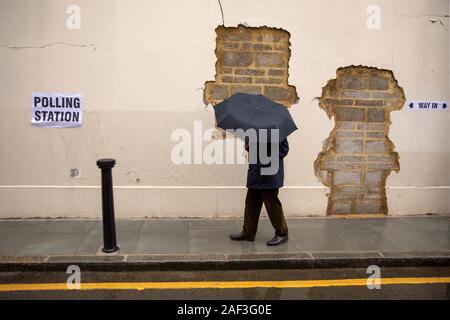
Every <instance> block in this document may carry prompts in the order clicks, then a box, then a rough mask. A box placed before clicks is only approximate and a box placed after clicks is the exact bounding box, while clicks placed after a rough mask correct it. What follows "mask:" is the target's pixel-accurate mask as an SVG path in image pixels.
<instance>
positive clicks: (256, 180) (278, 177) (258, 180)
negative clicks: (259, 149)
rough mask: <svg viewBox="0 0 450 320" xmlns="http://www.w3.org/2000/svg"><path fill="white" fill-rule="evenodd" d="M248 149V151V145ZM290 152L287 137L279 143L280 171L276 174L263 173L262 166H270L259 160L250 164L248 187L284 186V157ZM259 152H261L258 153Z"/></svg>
mask: <svg viewBox="0 0 450 320" xmlns="http://www.w3.org/2000/svg"><path fill="white" fill-rule="evenodd" d="M246 150H247V151H248V145H246ZM269 150H270V149H269ZM288 152H289V143H288V141H287V139H284V140H283V141H281V143H280V145H279V159H280V161H279V167H278V171H277V173H276V174H274V175H262V174H261V168H262V167H270V165H271V164H270V163H269V164H266V165H264V164H262V163H260V161H259V157H258V163H256V164H249V166H248V172H247V188H249V189H278V188H281V187H282V186H283V181H284V164H283V158H284V157H285V156H286V155H287V154H288ZM258 154H259V153H258Z"/></svg>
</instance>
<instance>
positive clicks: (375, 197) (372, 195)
mask: <svg viewBox="0 0 450 320" xmlns="http://www.w3.org/2000/svg"><path fill="white" fill-rule="evenodd" d="M384 198H385V196H384V195H382V194H381V193H366V194H365V195H364V196H363V199H364V200H381V199H384Z"/></svg>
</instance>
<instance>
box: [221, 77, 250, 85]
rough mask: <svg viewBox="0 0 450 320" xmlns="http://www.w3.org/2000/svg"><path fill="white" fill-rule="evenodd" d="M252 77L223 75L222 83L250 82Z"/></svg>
mask: <svg viewBox="0 0 450 320" xmlns="http://www.w3.org/2000/svg"><path fill="white" fill-rule="evenodd" d="M252 81H253V78H251V77H230V76H223V77H222V82H223V83H252Z"/></svg>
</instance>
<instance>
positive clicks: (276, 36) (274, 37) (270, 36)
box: [256, 33, 289, 42]
mask: <svg viewBox="0 0 450 320" xmlns="http://www.w3.org/2000/svg"><path fill="white" fill-rule="evenodd" d="M282 39H285V40H288V39H289V35H288V34H287V33H286V34H281V33H265V34H261V35H259V36H257V37H256V40H257V41H260V42H280V41H281V40H282Z"/></svg>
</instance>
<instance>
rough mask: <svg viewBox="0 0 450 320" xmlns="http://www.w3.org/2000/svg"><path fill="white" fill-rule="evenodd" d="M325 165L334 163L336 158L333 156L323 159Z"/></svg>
mask: <svg viewBox="0 0 450 320" xmlns="http://www.w3.org/2000/svg"><path fill="white" fill-rule="evenodd" d="M324 161H325V163H329V162H336V157H335V156H331V155H327V156H326V157H325V160H324Z"/></svg>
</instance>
